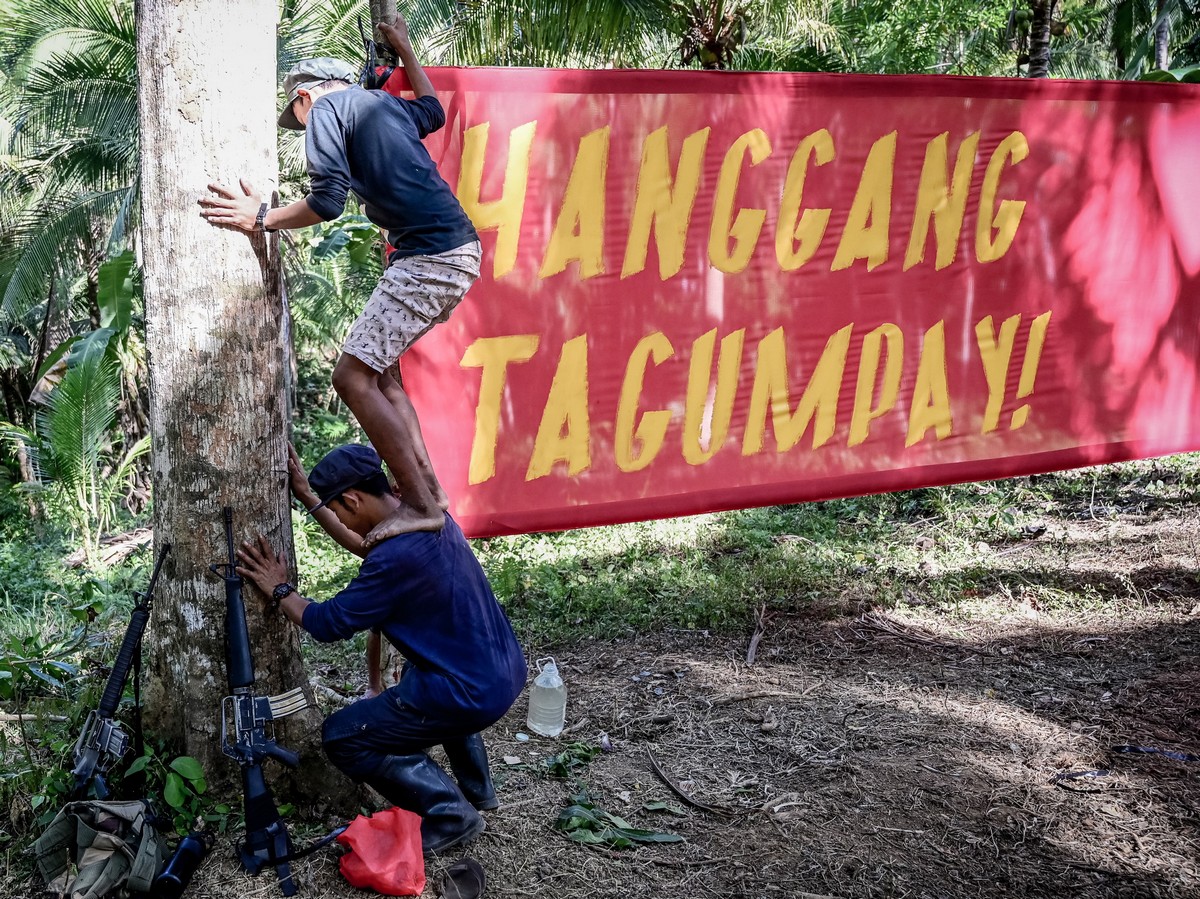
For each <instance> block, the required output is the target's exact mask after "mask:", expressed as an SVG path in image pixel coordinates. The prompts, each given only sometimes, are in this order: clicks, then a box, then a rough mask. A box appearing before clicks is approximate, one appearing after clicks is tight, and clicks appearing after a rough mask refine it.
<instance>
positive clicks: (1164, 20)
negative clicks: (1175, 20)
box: [1154, 0, 1171, 69]
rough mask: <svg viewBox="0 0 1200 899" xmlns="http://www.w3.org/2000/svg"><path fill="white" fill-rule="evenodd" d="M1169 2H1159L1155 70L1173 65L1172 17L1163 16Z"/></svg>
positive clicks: (1155, 37)
mask: <svg viewBox="0 0 1200 899" xmlns="http://www.w3.org/2000/svg"><path fill="white" fill-rule="evenodd" d="M1166 5H1167V0H1158V3H1157V11H1158V17H1157V19H1156V20H1155V21H1156V24H1155V26H1154V68H1156V69H1165V68H1167V67H1168V66H1170V64H1171V56H1170V53H1169V48H1170V46H1171V17H1170V16H1166V15H1163V11H1164V9H1165V8H1166Z"/></svg>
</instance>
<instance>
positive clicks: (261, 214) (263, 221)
mask: <svg viewBox="0 0 1200 899" xmlns="http://www.w3.org/2000/svg"><path fill="white" fill-rule="evenodd" d="M270 208H271V204H270V203H263V204H262V205H261V206H259V207H258V215H256V216H255V217H254V230H256V231H269V232H271V233H274V232H275V231H276V230H277V229H275V228H268V227H267V210H268V209H270ZM285 595H286V594H285Z"/></svg>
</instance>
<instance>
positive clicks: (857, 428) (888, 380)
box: [846, 322, 904, 446]
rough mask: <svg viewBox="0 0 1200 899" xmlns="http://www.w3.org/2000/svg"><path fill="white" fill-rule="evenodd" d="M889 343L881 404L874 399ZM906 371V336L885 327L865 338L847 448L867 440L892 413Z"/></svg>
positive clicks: (898, 330) (889, 327)
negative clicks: (877, 422) (873, 425)
mask: <svg viewBox="0 0 1200 899" xmlns="http://www.w3.org/2000/svg"><path fill="white" fill-rule="evenodd" d="M884 341H886V342H887V361H886V362H885V364H884V369H883V380H882V382H881V383H880V385H879V402H878V403H877V404H876V405H874V406H872V405H871V403H872V401H873V400H874V398H875V381H876V376H877V375H878V374H879V357H880V355H881V354H882V350H883V343H884ZM903 368H904V334H903V332H902V331H901V330H900V329H899V328H898V327H896V326H895V325H893V324H891V323H890V322H889V323H886V324H882V325H880V326H879V327H878V328H876V329H875V330H874V331H872V332H871V333H870V334H868V335H867V336H866V337H864V338H863V346H862V359H861V360H859V363H858V385H857V387H856V388H855V391H854V412H853V413H852V414H851V416H850V439H849V441H847V443H846V445H847V446H858V445H859V444H860V443H862V442H863V441H864V440H866V439H867V435H868V434H869V433H870V431H871V422H872V421H873V420H874V419H876V418H879V416H881V415H884V414H886V413H887V412H890V411H891V409H892V407H893V406H895V405H896V397H897V396H898V395H899V393H900V374H901V372H902V371H903Z"/></svg>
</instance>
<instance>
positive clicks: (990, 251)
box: [975, 131, 1029, 262]
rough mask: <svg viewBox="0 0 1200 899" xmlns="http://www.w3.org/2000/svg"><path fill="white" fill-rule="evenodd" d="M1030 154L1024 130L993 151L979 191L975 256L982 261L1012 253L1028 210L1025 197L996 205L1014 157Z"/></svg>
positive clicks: (1015, 160)
mask: <svg viewBox="0 0 1200 899" xmlns="http://www.w3.org/2000/svg"><path fill="white" fill-rule="evenodd" d="M1028 156H1029V141H1028V140H1026V139H1025V135H1024V134H1022V133H1021V132H1020V131H1014V132H1013V133H1012V134H1010V135H1009V136H1008V137H1006V138H1004V140H1002V141H1000V146H998V147H996V151H995V152H994V153H992V158H991V160H989V162H988V166H987V171H986V172H984V174H983V186H982V187H981V188H980V190H979V220H978V221H977V222H976V223H975V258H976V259H978V260H979V261H980V262H995V261H996V260H997V259H999V258H1000V257H1001V256H1003V255H1004V254H1005V253H1007V252H1008V248H1009V247H1011V246H1012V243H1013V241H1014V240H1015V239H1016V237H1017V226H1018V225H1020V224H1021V216H1022V215H1023V214H1024V213H1025V201H1024V200H1001V201H1000V205H999V207H997V206H996V192H997V191H998V190H999V189H1000V176H1001V175H1002V174H1003V173H1004V167H1005V166H1006V165H1008V161H1009V160H1010V159H1011V160H1012V164H1013V165H1016V164H1017V163H1018V162H1021V161H1022V160H1024V159H1025V158H1026V157H1028Z"/></svg>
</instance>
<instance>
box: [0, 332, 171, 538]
mask: <svg viewBox="0 0 1200 899" xmlns="http://www.w3.org/2000/svg"><path fill="white" fill-rule="evenodd" d="M115 333H116V332H115V331H113V330H112V329H111V328H101V329H99V330H96V331H93V332H91V333H90V334H88V335H87V336H86V337H84V338H82V339H80V340H78V341H76V342H75V343H74V344H73V345H72V346H71V349H70V351H69V353H68V356H67V370H66V373H65V375H64V376H63V379H62V381H61V382H60V383H59V385H58V387H57V388H56V389H55V390H54V392H53V393H51V394H50V399H49V403H48V408H47V409H46V410H45V411H44V412H42V413H39V414H38V416H37V417H36V419H35V426H34V429H33V430H27V429H24V428H20V427H18V426H16V425H13V424H7V425H5V426H4V432H5V434H6V436H8V437H9V439H11V440H15V441H19V442H20V443H22V444H23V445H24V446H25V447H26V449H27V451H28V452H29V455H30V458H31V461H32V462H33V463H34V465H35V466H36V467H37V469H38V470H39V471H40V473H41V475H42V477H43V478H44V479H45V481H47V482H48V490H49V492H50V499H51V500H52V501H54V502H56V503H57V508H59V509H61V511H62V513H63V514H64V515H65V517H66V519H67V522H68V524H69V526H70V527H71V528H72V530H73V531H74V532H75V533H76V534H78V535H79V537H80V539H81V541H82V543H83V546H84V551H85V554H86V555H87V558H88V559H89V561H92V560H94V557H95V553H96V551H97V548H98V546H99V541H100V537H101V535H102V534H103V533H104V532H105V531H106V530H107V529H108V527H109V525H110V523H111V522H112V520H113V516H114V515H115V514H116V511H117V504H118V502H119V500H120V498H121V497H122V495H123V494H124V493H125V491H126V490H127V489H128V486H129V483H130V479H131V477H132V475H133V471H134V463H135V462H136V461H137V459H138V458H139V457H140V456H142V455H143V454H145V453H146V452H147V451H148V450H149V448H150V439H149V437H144V438H142V439H141V440H139V441H137V442H136V443H135V444H134V445H133V446H130V447H126V448H124V451H123V452H121V451H118V450H117V449H116V448H114V446H113V445H112V440H111V432H112V430H113V426H114V424H115V421H116V412H117V403H118V401H119V400H120V396H121V374H120V368H119V366H118V365H117V362H116V359H115V351H110V344H111V342H112V338H113V335H114V334H115Z"/></svg>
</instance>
